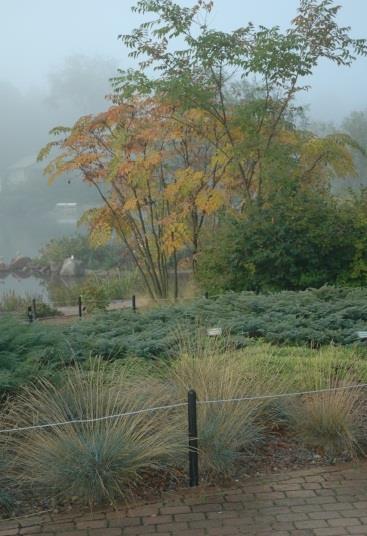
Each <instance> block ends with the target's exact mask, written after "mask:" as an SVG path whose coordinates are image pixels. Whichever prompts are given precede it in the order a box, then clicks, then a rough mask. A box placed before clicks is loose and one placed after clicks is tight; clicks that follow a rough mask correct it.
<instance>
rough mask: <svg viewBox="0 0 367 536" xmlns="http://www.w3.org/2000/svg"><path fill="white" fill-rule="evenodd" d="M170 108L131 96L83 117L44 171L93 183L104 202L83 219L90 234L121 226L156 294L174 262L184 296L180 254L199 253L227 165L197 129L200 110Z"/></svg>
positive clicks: (100, 236)
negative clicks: (186, 112) (179, 117)
mask: <svg viewBox="0 0 367 536" xmlns="http://www.w3.org/2000/svg"><path fill="white" fill-rule="evenodd" d="M172 112H173V110H172V107H171V106H165V105H163V104H161V103H159V102H156V101H155V100H154V99H151V98H147V99H132V100H130V102H129V103H128V104H118V105H115V106H112V107H111V108H110V109H109V110H108V111H107V112H105V113H102V114H99V115H97V116H86V117H82V118H81V119H79V120H78V121H77V122H76V123H75V125H74V126H73V127H72V128H63V127H62V128H61V127H58V128H55V129H53V131H52V133H53V134H54V135H56V136H58V139H57V140H56V141H52V142H50V143H49V144H48V145H47V146H46V147H45V148H44V149H43V150H41V152H40V154H39V159H40V160H42V159H44V158H46V157H47V156H48V155H49V153H50V151H51V150H52V149H57V150H58V154H57V156H56V157H55V158H54V159H53V160H52V161H51V162H50V163H49V164H48V165H47V167H46V168H45V173H46V174H47V175H48V176H49V181H50V182H51V183H52V182H53V181H54V180H55V179H56V178H57V177H59V176H60V175H62V174H64V173H66V172H71V171H77V172H79V173H81V176H82V178H83V180H84V181H86V182H87V183H88V184H90V185H92V186H93V187H95V188H96V189H97V190H98V192H99V194H100V196H101V199H102V201H103V205H102V207H101V208H94V209H91V210H89V211H87V212H86V213H85V214H84V215H83V217H82V222H84V223H86V224H88V226H89V228H90V237H91V241H92V243H94V244H96V245H97V244H101V243H104V242H106V241H108V240H109V239H110V238H111V236H112V234H113V233H116V234H117V235H118V236H119V237H120V238H121V239H122V241H123V242H124V244H125V245H126V246H127V248H128V250H129V252H130V254H131V255H132V257H133V259H134V261H135V263H136V266H137V267H138V269H139V271H140V274H141V276H142V277H143V280H144V282H145V285H146V287H147V289H148V291H149V293H150V295H151V296H152V297H159V298H166V297H167V296H168V294H169V283H170V277H169V267H170V266H172V267H173V272H174V296H175V297H177V296H178V266H177V253H178V252H179V251H180V250H181V249H183V248H184V247H189V248H190V249H191V251H192V253H193V258H195V255H196V253H197V250H198V245H199V237H200V232H201V229H202V227H203V225H204V222H205V218H206V217H207V216H208V215H211V214H212V213H214V212H215V211H216V210H217V209H218V208H219V207H220V206H221V205H223V203H224V196H225V192H224V190H223V188H222V179H223V176H224V174H225V167H224V166H222V165H221V164H220V163H219V162H218V160H217V159H216V158H215V157H214V156H213V151H212V149H211V148H210V147H209V146H208V144H205V143H203V141H202V139H200V138H199V137H198V135H197V134H196V132H195V125H197V123H198V122H200V121H201V113H200V112H197V113H196V112H194V111H190V115H191V118H190V121H192V122H193V124H192V126H191V127H188V126H187V124H186V123H185V124H182V125H179V124H178V123H177V121H174V120H173V119H172Z"/></svg>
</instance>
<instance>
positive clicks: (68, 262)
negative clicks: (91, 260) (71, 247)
mask: <svg viewBox="0 0 367 536" xmlns="http://www.w3.org/2000/svg"><path fill="white" fill-rule="evenodd" d="M60 275H61V276H62V277H78V276H81V275H84V267H83V263H82V262H81V261H78V260H77V259H74V258H73V257H70V258H68V259H65V260H64V263H63V265H62V268H61V270H60Z"/></svg>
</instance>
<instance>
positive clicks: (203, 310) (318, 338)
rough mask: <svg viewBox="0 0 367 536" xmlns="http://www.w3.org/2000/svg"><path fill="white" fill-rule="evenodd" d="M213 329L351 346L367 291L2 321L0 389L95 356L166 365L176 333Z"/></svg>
mask: <svg viewBox="0 0 367 536" xmlns="http://www.w3.org/2000/svg"><path fill="white" fill-rule="evenodd" d="M208 326H221V327H222V328H223V330H224V333H226V334H227V335H228V336H229V338H230V339H231V340H232V342H234V343H235V344H236V346H237V347H241V346H244V345H247V344H249V343H250V342H251V341H252V340H256V339H261V340H264V341H266V342H269V343H272V344H277V345H296V346H299V345H309V346H315V347H319V346H322V345H327V344H330V343H335V344H338V345H339V344H340V345H350V344H353V343H355V342H357V337H356V331H357V330H367V289H344V288H331V287H323V288H321V289H318V290H308V291H304V292H281V293H278V294H268V295H266V294H262V295H256V294H254V293H249V292H245V293H227V294H223V295H221V296H219V297H213V298H210V299H204V298H203V299H199V300H196V301H193V302H190V303H184V304H178V305H173V306H165V307H156V308H153V309H150V310H145V311H143V310H141V311H138V312H137V313H134V312H133V311H131V310H124V311H115V312H110V313H98V314H95V315H94V316H92V317H91V318H89V319H84V320H83V321H81V322H80V321H76V322H74V323H73V324H72V325H69V326H65V325H60V326H51V325H44V324H42V323H36V324H33V325H26V324H24V323H22V322H20V321H18V320H16V319H14V318H9V317H8V318H2V319H0V389H1V391H2V392H4V391H12V390H14V389H15V388H16V387H17V386H18V385H20V384H22V383H24V382H25V381H28V380H29V379H32V377H34V376H35V375H38V373H39V368H40V367H41V368H42V369H45V370H47V372H48V373H50V374H54V372H55V369H56V368H58V367H59V365H60V363H62V364H67V363H70V361H74V360H76V361H83V360H85V359H86V358H88V357H89V356H90V355H98V356H101V357H103V358H104V359H108V360H115V359H121V358H126V357H128V356H134V357H140V358H148V359H152V358H168V357H170V356H172V355H174V354H175V352H176V351H177V335H178V331H179V332H182V333H188V334H190V333H192V332H193V330H194V329H197V328H202V329H204V328H205V327H208ZM362 350H363V348H362Z"/></svg>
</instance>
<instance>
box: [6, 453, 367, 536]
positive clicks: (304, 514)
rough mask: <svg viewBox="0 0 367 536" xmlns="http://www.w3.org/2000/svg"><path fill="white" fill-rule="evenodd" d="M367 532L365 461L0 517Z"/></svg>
mask: <svg viewBox="0 0 367 536" xmlns="http://www.w3.org/2000/svg"><path fill="white" fill-rule="evenodd" d="M23 534H24V535H27V534H33V535H38V534H39V535H41V534H42V535H43V536H51V535H52V536H54V535H57V536H128V535H129V536H134V535H141V534H142V535H143V534H155V535H157V536H164V535H165V536H172V535H175V536H202V535H206V534H211V535H213V536H214V535H217V536H222V535H232V534H233V535H235V534H247V535H258V536H268V535H269V536H270V535H272V536H339V535H346V534H366V535H367V463H358V464H348V465H343V466H339V467H324V468H320V467H314V468H312V469H305V470H301V471H292V472H290V473H287V474H279V475H270V476H268V477H267V478H261V479H260V478H258V479H252V480H246V481H242V482H238V483H236V487H232V488H227V489H225V488H223V489H219V488H204V489H200V490H195V491H192V490H189V491H185V492H177V493H169V494H165V495H164V497H163V498H162V501H161V502H160V503H152V504H145V505H138V506H134V507H129V508H127V507H122V508H121V509H119V510H118V511H112V510H106V509H105V510H98V511H96V512H93V513H85V512H84V513H83V512H79V513H76V512H74V513H72V512H71V513H68V514H54V513H51V514H46V515H43V516H37V517H36V516H33V517H28V518H21V519H18V520H15V521H0V536H15V535H23Z"/></svg>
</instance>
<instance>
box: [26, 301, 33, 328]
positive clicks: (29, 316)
mask: <svg viewBox="0 0 367 536" xmlns="http://www.w3.org/2000/svg"><path fill="white" fill-rule="evenodd" d="M27 317H28V320H29V323H30V324H31V323H32V322H33V311H32V305H30V306H29V307H28V309H27Z"/></svg>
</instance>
